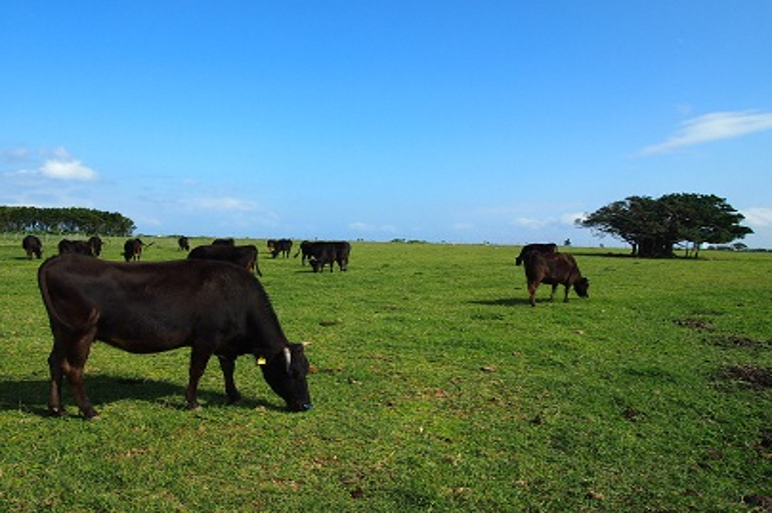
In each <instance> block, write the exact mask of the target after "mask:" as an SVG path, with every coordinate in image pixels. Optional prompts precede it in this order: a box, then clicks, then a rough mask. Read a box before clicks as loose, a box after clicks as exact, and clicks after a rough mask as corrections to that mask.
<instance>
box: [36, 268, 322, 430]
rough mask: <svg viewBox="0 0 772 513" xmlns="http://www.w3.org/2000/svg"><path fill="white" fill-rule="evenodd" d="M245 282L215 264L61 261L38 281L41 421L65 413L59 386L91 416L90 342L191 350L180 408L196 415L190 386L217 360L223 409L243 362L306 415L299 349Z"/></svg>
mask: <svg viewBox="0 0 772 513" xmlns="http://www.w3.org/2000/svg"><path fill="white" fill-rule="evenodd" d="M248 277H249V274H248V273H247V272H246V271H244V270H243V269H240V268H238V267H236V266H234V265H230V264H226V263H223V262H212V261H191V260H176V261H168V262H150V263H147V262H145V263H137V264H126V263H122V262H106V261H102V260H96V261H94V260H93V259H87V258H86V257H84V256H80V255H61V256H57V257H53V258H49V259H48V260H46V261H45V262H44V263H43V265H41V266H40V269H39V271H38V284H39V287H40V292H41V295H42V297H43V303H44V304H45V307H46V311H47V312H48V318H49V321H50V324H51V331H52V333H53V335H54V346H53V350H52V351H51V355H50V356H49V358H48V363H49V367H50V373H51V381H50V398H49V404H48V407H49V411H50V412H51V413H52V414H53V415H57V416H58V415H63V414H64V413H65V410H64V406H63V403H62V395H61V388H62V378H65V377H66V378H67V382H68V383H69V385H70V389H71V390H72V393H73V395H74V397H75V400H76V401H77V403H78V408H79V409H80V412H81V414H82V415H83V417H85V418H87V419H91V418H93V417H95V416H96V415H97V412H96V411H95V409H94V407H93V406H92V404H91V402H90V401H89V398H88V396H87V395H86V391H85V389H84V386H83V369H84V366H85V364H86V359H87V358H88V354H89V350H90V349H91V345H92V344H93V342H94V340H101V341H103V342H106V343H108V344H110V345H112V346H115V347H118V348H120V349H123V350H125V351H129V352H132V353H158V352H162V351H169V350H171V349H177V348H180V347H184V346H189V347H191V358H190V376H189V381H188V386H187V391H186V393H185V400H186V402H187V405H188V407H190V408H192V409H196V408H198V401H197V390H198V384H199V380H200V379H201V376H202V375H203V373H204V370H205V369H206V366H207V363H208V362H209V359H210V358H211V356H212V355H215V356H217V357H218V359H219V360H220V367H221V369H222V372H223V377H224V379H225V392H226V395H227V398H228V403H233V402H236V401H238V400H239V399H240V398H241V395H240V394H239V392H238V390H237V389H236V385H235V383H234V379H233V373H234V369H235V363H236V358H237V357H238V356H240V355H243V354H251V355H253V356H254V357H255V359H256V360H257V361H258V363H260V364H261V370H262V372H263V377H264V378H265V380H266V382H267V383H268V385H270V387H271V388H272V389H273V391H274V392H276V394H278V395H279V396H280V397H281V398H282V399H284V401H285V402H286V404H287V407H288V408H289V409H290V410H292V411H304V410H308V409H310V408H311V407H312V405H311V399H310V396H309V393H308V384H307V382H306V375H307V373H308V371H309V364H308V360H307V359H306V356H305V352H304V349H303V345H302V344H292V343H289V342H288V341H287V338H286V337H285V335H284V333H283V331H282V329H281V326H280V325H279V320H278V318H277V317H276V313H275V312H274V310H273V307H272V306H271V304H270V302H269V300H268V296H267V295H266V293H265V290H263V287H262V286H261V285H260V282H259V281H257V280H254V279H247V278H248Z"/></svg>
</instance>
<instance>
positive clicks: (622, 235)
mask: <svg viewBox="0 0 772 513" xmlns="http://www.w3.org/2000/svg"><path fill="white" fill-rule="evenodd" d="M743 219H745V216H743V215H742V214H740V213H739V212H737V210H735V209H734V208H733V207H732V206H731V205H730V204H729V203H727V202H726V200H725V199H724V198H719V197H718V196H715V195H713V194H688V193H678V194H666V195H664V196H661V197H660V198H656V199H655V198H651V197H649V196H630V197H629V198H626V199H624V200H621V201H615V202H613V203H610V204H608V205H606V206H605V207H602V208H600V209H598V210H596V211H595V212H592V213H590V214H587V215H586V216H585V217H584V218H583V219H578V220H577V221H576V223H577V225H578V226H580V227H583V228H591V229H593V230H596V231H598V232H601V233H605V234H608V235H611V236H612V237H615V238H617V239H620V240H622V241H624V242H627V243H628V244H630V245H631V246H632V252H633V255H635V256H640V257H654V258H662V257H671V256H673V246H674V245H676V244H679V243H686V244H687V248H688V245H689V244H691V245H692V247H693V249H694V256H695V258H696V257H697V256H698V254H699V248H700V245H701V244H704V243H708V244H726V243H729V242H732V241H734V240H737V239H742V238H744V237H745V236H746V235H748V234H751V233H753V230H751V229H750V228H748V227H746V226H741V225H740V222H741V221H742V220H743Z"/></svg>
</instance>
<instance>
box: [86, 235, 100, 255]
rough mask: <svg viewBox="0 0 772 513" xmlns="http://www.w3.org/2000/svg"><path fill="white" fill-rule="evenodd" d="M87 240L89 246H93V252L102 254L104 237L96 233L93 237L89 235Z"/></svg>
mask: <svg viewBox="0 0 772 513" xmlns="http://www.w3.org/2000/svg"><path fill="white" fill-rule="evenodd" d="M87 242H88V244H89V246H91V253H92V254H93V255H94V256H96V257H98V256H99V255H100V254H102V239H100V238H99V237H98V236H96V235H94V236H93V237H89V239H88V241H87Z"/></svg>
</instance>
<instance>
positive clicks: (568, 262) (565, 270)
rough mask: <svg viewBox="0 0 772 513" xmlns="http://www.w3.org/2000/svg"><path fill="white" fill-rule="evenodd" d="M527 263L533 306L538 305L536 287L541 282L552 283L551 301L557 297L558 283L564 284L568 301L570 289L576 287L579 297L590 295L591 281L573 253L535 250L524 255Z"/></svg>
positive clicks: (529, 290)
mask: <svg viewBox="0 0 772 513" xmlns="http://www.w3.org/2000/svg"><path fill="white" fill-rule="evenodd" d="M523 262H524V263H525V276H526V278H527V279H528V296H529V299H530V303H531V306H536V299H535V297H534V296H535V295H536V289H537V288H538V287H539V284H540V283H546V284H547V285H552V294H551V295H550V301H552V300H553V299H555V290H556V289H557V288H558V285H563V286H564V287H565V289H566V294H565V297H564V299H563V301H564V302H566V303H567V302H568V290H569V289H570V288H571V287H574V290H575V291H576V293H577V295H578V296H579V297H585V298H586V297H589V294H588V289H589V287H590V283H589V281H588V280H587V278H583V277H582V273H581V272H579V266H577V265H576V260H574V257H573V256H572V255H569V254H567V253H552V254H546V255H545V254H543V253H541V252H539V251H538V250H533V251H531V252H530V253H528V254H526V255H525V256H524V257H523Z"/></svg>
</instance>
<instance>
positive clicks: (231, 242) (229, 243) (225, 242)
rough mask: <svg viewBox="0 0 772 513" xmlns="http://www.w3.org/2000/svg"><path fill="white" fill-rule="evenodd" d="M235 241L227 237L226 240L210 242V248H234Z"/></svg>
mask: <svg viewBox="0 0 772 513" xmlns="http://www.w3.org/2000/svg"><path fill="white" fill-rule="evenodd" d="M235 245H236V241H235V240H233V237H228V238H227V239H215V240H213V241H212V246H231V247H233V246H235Z"/></svg>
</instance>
